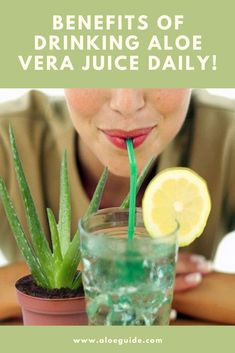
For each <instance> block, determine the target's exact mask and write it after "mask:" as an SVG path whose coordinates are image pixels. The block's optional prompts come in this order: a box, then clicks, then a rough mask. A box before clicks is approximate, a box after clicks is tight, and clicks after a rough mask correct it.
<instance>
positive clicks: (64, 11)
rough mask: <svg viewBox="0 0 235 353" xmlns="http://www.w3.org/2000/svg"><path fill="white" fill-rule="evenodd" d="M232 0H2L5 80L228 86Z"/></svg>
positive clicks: (234, 54) (234, 55) (12, 83)
mask: <svg viewBox="0 0 235 353" xmlns="http://www.w3.org/2000/svg"><path fill="white" fill-rule="evenodd" d="M234 10H235V3H234V0H224V1H221V2H215V1H211V0H208V1H205V0H197V1H189V0H177V1H175V0H164V1H163V0H160V1H152V0H145V1H138V0H118V1H109V0H99V1H98V2H94V1H91V0H88V1H79V0H76V1H75V0H67V1H61V2H59V1H53V0H52V1H44V2H42V1H38V2H35V1H29V0H21V1H19V2H14V4H12V2H10V1H6V2H4V3H2V4H1V11H0V38H1V56H0V78H1V81H0V82H1V84H0V87H2V88H11V87H14V88H16V87H18V88H20V87H21V88H23V87H38V88H40V87H41V88H42V87H48V88H49V87H107V88H110V87H136V88H137V87H227V88H229V87H234V85H235V83H234V80H235V79H234V75H233V74H232V73H233V72H234V62H235V51H234V13H235V11H234Z"/></svg>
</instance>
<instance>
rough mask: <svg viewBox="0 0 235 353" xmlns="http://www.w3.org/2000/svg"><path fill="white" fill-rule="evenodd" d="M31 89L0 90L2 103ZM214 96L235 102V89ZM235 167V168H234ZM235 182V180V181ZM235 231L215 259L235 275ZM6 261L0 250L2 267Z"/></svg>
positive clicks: (57, 91) (48, 91)
mask: <svg viewBox="0 0 235 353" xmlns="http://www.w3.org/2000/svg"><path fill="white" fill-rule="evenodd" d="M29 90H31V89H26V88H22V89H12V88H11V89H0V103H1V102H4V101H7V100H12V99H15V98H18V97H20V96H22V95H23V94H25V93H26V92H27V91H29ZM40 91H43V92H44V93H46V94H48V95H52V96H53V95H55V96H58V95H63V94H64V93H63V89H53V88H50V89H48V88H45V89H40ZM207 91H208V92H209V93H211V94H213V95H217V96H224V97H228V98H230V99H234V100H235V89H207ZM234 138H235V136H234ZM234 167H235V166H234ZM234 182H235V180H234ZM234 254H235V231H234V232H232V233H230V234H228V235H227V236H226V237H225V238H224V239H223V240H222V241H221V243H220V245H219V247H218V250H217V254H216V256H215V259H214V269H215V270H217V271H221V272H228V273H235V256H234ZM4 264H6V260H5V258H4V256H3V254H2V253H1V250H0V266H1V265H4Z"/></svg>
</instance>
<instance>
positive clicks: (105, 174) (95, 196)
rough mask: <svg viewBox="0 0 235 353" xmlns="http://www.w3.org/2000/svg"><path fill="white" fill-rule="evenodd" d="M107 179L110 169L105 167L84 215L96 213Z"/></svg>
mask: <svg viewBox="0 0 235 353" xmlns="http://www.w3.org/2000/svg"><path fill="white" fill-rule="evenodd" d="M107 179H108V169H107V168H105V169H104V171H103V173H102V175H101V177H100V180H99V182H98V184H97V186H96V189H95V192H94V194H93V197H92V199H91V202H90V204H89V207H88V209H87V211H86V213H85V215H84V217H86V216H89V215H91V214H92V213H95V212H97V211H98V209H99V207H100V202H101V199H102V195H103V191H104V188H105V184H106V181H107Z"/></svg>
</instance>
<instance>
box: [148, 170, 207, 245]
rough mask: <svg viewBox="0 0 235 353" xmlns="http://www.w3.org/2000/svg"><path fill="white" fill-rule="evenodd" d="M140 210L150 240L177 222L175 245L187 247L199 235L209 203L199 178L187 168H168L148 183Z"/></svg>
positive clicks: (205, 185)
mask: <svg viewBox="0 0 235 353" xmlns="http://www.w3.org/2000/svg"><path fill="white" fill-rule="evenodd" d="M142 208H143V219H144V224H145V227H146V229H147V231H148V232H149V234H150V235H151V236H152V237H157V236H164V235H167V234H169V233H171V232H172V231H173V230H174V229H175V228H176V224H177V222H176V220H177V221H178V223H179V230H178V244H179V246H186V245H189V244H190V243H192V242H193V241H194V240H195V239H196V238H197V237H199V236H200V235H201V234H202V232H203V230H204V228H205V225H206V222H207V219H208V216H209V213H210V210H211V200H210V195H209V192H208V188H207V184H206V182H205V180H204V179H203V178H202V177H200V176H199V175H198V174H196V173H195V172H194V171H192V170H191V169H189V168H169V169H165V170H164V171H162V172H160V173H159V174H158V175H156V177H154V178H153V179H152V181H151V182H150V183H149V185H148V187H147V189H146V191H145V194H144V198H143V202H142Z"/></svg>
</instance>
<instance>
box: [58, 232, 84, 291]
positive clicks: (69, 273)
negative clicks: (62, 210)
mask: <svg viewBox="0 0 235 353" xmlns="http://www.w3.org/2000/svg"><path fill="white" fill-rule="evenodd" d="M80 258H81V256H80V236H79V232H78V231H77V232H76V234H75V235H74V237H73V240H72V241H71V243H70V245H69V248H68V250H67V252H66V254H65V256H64V258H63V263H62V265H61V269H60V274H59V276H58V284H59V287H60V286H61V285H63V287H67V288H72V284H73V280H74V277H75V275H76V272H77V267H78V265H79V262H80ZM59 287H58V288H59Z"/></svg>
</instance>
